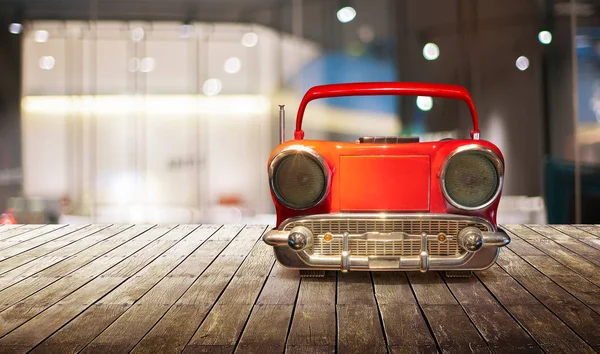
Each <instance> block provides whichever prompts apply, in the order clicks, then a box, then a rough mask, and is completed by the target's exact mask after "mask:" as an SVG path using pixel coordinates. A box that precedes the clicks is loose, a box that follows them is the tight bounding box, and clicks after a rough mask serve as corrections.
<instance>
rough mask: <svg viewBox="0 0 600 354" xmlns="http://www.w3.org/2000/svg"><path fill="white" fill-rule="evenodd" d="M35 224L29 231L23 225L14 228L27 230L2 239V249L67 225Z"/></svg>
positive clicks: (0, 247)
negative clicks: (40, 225) (39, 225)
mask: <svg viewBox="0 0 600 354" xmlns="http://www.w3.org/2000/svg"><path fill="white" fill-rule="evenodd" d="M35 226H37V225H35ZM35 226H34V227H33V228H31V229H29V230H28V231H26V230H24V228H25V227H22V228H21V227H20V228H18V229H14V231H17V230H19V231H26V232H23V233H19V234H18V235H15V236H13V237H10V238H6V239H4V240H2V241H0V250H3V249H5V248H8V247H12V246H14V245H16V244H19V243H21V242H25V241H29V240H31V239H34V238H36V237H40V236H42V235H45V234H47V233H49V232H52V231H54V230H57V229H60V228H63V227H65V226H67V225H43V226H42V227H35ZM11 231H13V230H11Z"/></svg>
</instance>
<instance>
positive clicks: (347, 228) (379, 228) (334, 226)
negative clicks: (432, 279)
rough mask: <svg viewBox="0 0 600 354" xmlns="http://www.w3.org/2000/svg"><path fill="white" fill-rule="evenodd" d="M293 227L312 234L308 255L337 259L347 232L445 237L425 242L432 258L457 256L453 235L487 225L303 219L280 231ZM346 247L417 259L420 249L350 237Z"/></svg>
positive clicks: (415, 243) (414, 242) (413, 242)
mask: <svg viewBox="0 0 600 354" xmlns="http://www.w3.org/2000/svg"><path fill="white" fill-rule="evenodd" d="M296 226H305V227H307V228H309V229H310V230H311V231H312V232H313V234H314V244H313V247H312V248H311V249H309V250H308V252H309V253H313V254H315V255H323V256H337V255H340V254H341V252H342V239H341V235H342V234H343V233H344V232H348V233H349V234H350V235H362V234H364V233H366V232H380V233H388V232H404V233H406V234H409V235H421V233H423V232H425V233H427V234H428V235H437V234H439V233H444V234H446V240H445V241H444V242H439V241H437V240H430V241H428V249H429V254H430V255H432V256H455V255H457V254H459V248H458V244H457V235H458V233H459V231H460V230H462V229H463V228H465V227H467V226H475V227H477V228H479V229H480V230H482V231H490V230H489V229H488V227H487V225H485V224H483V223H478V222H474V221H469V220H444V219H438V220H436V219H415V220H411V219H407V220H402V219H396V220H393V219H385V220H375V219H344V218H342V219H317V220H311V219H305V220H299V221H294V222H291V223H289V224H287V225H286V226H285V228H284V230H287V231H289V230H291V229H292V228H294V227H296ZM326 233H331V234H333V239H332V240H331V241H326V240H324V238H323V235H325V234H326ZM348 246H349V248H350V250H351V252H352V254H353V255H357V256H418V255H419V253H420V250H421V244H420V240H419V239H412V238H411V239H403V240H372V239H371V240H365V239H358V238H354V237H351V238H350V239H349V240H348Z"/></svg>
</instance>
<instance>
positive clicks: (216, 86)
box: [202, 79, 223, 96]
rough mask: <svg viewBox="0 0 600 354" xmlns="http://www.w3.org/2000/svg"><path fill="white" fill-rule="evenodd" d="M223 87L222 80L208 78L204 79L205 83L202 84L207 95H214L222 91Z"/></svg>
mask: <svg viewBox="0 0 600 354" xmlns="http://www.w3.org/2000/svg"><path fill="white" fill-rule="evenodd" d="M222 87H223V86H222V84H221V80H219V79H208V80H206V81H204V84H203V85H202V92H204V94H205V95H207V96H214V95H217V94H219V92H221V88H222Z"/></svg>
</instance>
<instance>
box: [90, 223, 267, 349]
mask: <svg viewBox="0 0 600 354" xmlns="http://www.w3.org/2000/svg"><path fill="white" fill-rule="evenodd" d="M264 230H265V227H264V226H246V227H245V228H244V229H243V230H242V231H241V232H240V233H239V234H238V236H237V237H235V239H234V240H233V241H232V242H231V243H230V244H229V245H228V246H227V248H225V250H224V251H223V252H222V253H221V254H220V255H219V256H218V257H216V258H215V259H214V261H213V262H212V263H211V264H210V266H209V267H208V268H207V269H206V270H205V271H204V272H202V274H201V275H200V276H199V277H197V278H195V280H194V282H193V283H192V284H191V286H189V288H187V289H182V288H178V289H182V290H181V292H180V293H167V294H165V295H162V293H163V291H156V292H155V293H154V294H153V295H152V294H151V295H150V296H144V297H142V299H141V300H140V302H139V303H140V307H139V308H138V309H136V310H135V311H136V312H132V314H131V315H128V317H122V318H124V319H123V320H122V322H121V323H120V324H119V323H117V322H115V324H116V326H119V327H116V328H124V327H121V326H126V324H127V323H131V322H132V321H136V322H135V327H134V330H135V333H125V334H124V335H117V334H115V335H116V337H113V336H112V334H114V333H115V332H108V333H107V334H106V335H111V337H106V335H105V337H104V338H99V341H97V342H96V343H92V344H91V345H90V346H89V347H88V348H90V350H91V349H95V350H102V349H103V348H104V349H107V348H110V350H117V351H122V350H130V349H131V348H132V347H133V346H135V347H133V352H142V353H147V352H151V353H156V352H173V353H175V352H177V353H181V351H183V349H184V347H185V345H186V344H187V343H188V341H189V340H190V338H192V336H193V335H194V332H195V331H196V329H197V328H198V326H199V325H200V324H201V323H202V322H203V320H204V318H205V317H206V315H207V313H208V312H209V311H210V310H211V308H212V307H213V305H214V303H215V302H216V301H217V299H218V298H219V296H220V295H221V293H222V292H223V289H225V287H226V286H227V284H228V283H229V282H230V280H231V278H232V276H233V275H234V274H235V273H236V271H238V270H239V269H240V265H241V264H242V262H244V260H245V259H246V257H247V256H248V253H249V252H250V251H251V249H252V248H253V246H254V245H255V244H256V241H257V239H258V238H259V237H260V236H261V235H262V233H263V232H264ZM212 241H214V240H212ZM185 274H186V272H181V273H180V274H179V275H178V276H177V277H178V278H182V277H184V276H185ZM165 284H168V283H165ZM181 293H182V294H183V295H181V296H180V297H179V295H180V294H181ZM134 309H135V307H134V308H132V309H130V310H129V311H128V312H130V311H133V310H134ZM146 309H147V310H148V311H150V312H149V315H148V318H146V317H145V313H146V312H145V310H146ZM161 316H162V317H161ZM105 333H106V332H105ZM111 333H112V334H111ZM146 333H147V334H146ZM103 335H104V333H103ZM129 337H131V338H129ZM140 339H141V340H140ZM138 342H139V343H138ZM136 343H137V345H136ZM111 344H118V345H120V347H119V348H117V347H115V346H111Z"/></svg>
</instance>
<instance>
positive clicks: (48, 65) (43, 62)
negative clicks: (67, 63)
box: [39, 55, 56, 70]
mask: <svg viewBox="0 0 600 354" xmlns="http://www.w3.org/2000/svg"><path fill="white" fill-rule="evenodd" d="M39 64H40V68H41V69H43V70H52V69H53V68H54V64H56V59H54V57H53V56H51V55H47V56H43V57H41V58H40V60H39Z"/></svg>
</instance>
